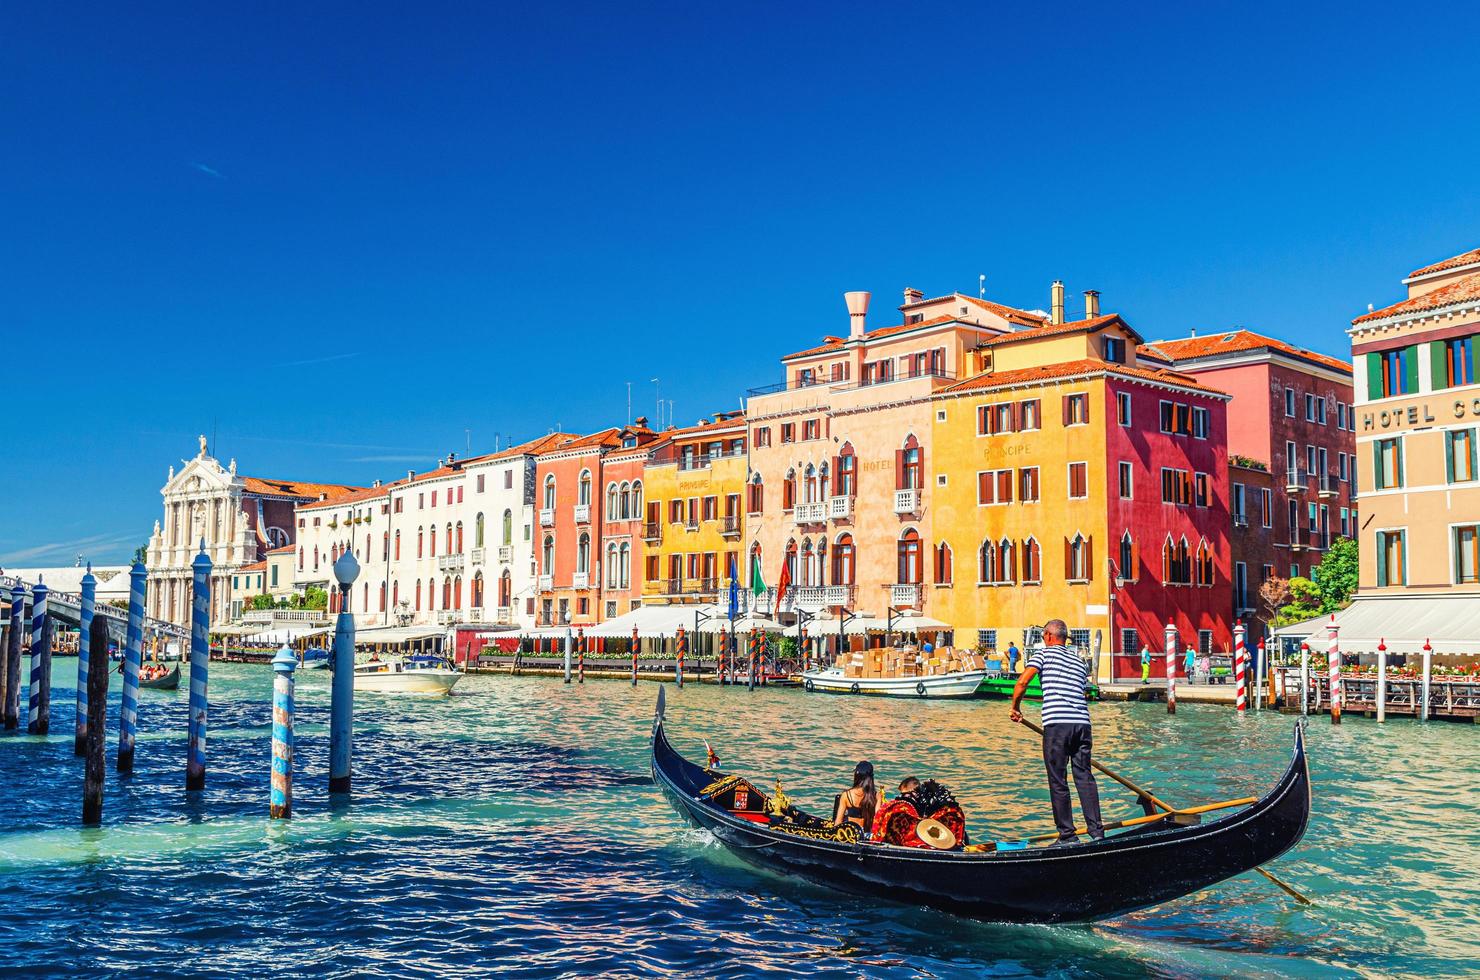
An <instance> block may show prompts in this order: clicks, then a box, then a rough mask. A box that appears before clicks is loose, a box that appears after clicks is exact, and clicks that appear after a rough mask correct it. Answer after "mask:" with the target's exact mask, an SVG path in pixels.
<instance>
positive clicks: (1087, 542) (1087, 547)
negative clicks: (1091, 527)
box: [1084, 535, 1095, 581]
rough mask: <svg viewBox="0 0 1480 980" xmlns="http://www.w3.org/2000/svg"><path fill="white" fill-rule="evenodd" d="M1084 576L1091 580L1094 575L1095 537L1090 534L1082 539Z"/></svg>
mask: <svg viewBox="0 0 1480 980" xmlns="http://www.w3.org/2000/svg"><path fill="white" fill-rule="evenodd" d="M1084 577H1085V578H1086V579H1089V580H1091V581H1093V580H1094V577H1095V539H1094V535H1091V536H1089V537H1087V538H1085V539H1084Z"/></svg>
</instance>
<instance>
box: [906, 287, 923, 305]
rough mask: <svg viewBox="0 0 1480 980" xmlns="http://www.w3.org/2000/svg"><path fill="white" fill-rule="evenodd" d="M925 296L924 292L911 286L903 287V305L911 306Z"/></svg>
mask: <svg viewBox="0 0 1480 980" xmlns="http://www.w3.org/2000/svg"><path fill="white" fill-rule="evenodd" d="M924 298H925V294H924V293H922V292H920V291H919V290H918V289H916V288H915V287H913V286H906V287H904V305H905V306H913V305H914V304H915V303H918V302H920V301H921V300H923V299H924Z"/></svg>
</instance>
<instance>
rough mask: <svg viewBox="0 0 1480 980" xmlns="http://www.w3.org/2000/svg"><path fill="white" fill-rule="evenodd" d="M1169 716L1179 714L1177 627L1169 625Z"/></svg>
mask: <svg viewBox="0 0 1480 980" xmlns="http://www.w3.org/2000/svg"><path fill="white" fill-rule="evenodd" d="M1165 633H1166V651H1167V714H1169V715H1174V714H1176V713H1177V627H1175V626H1173V625H1172V624H1171V623H1167V628H1166V630H1165Z"/></svg>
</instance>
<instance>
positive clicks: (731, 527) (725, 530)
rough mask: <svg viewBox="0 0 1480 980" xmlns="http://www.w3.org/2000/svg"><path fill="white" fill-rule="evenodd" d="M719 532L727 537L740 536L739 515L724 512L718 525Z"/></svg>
mask: <svg viewBox="0 0 1480 980" xmlns="http://www.w3.org/2000/svg"><path fill="white" fill-rule="evenodd" d="M719 533H720V534H722V535H724V536H725V537H727V538H738V537H739V536H740V515H738V514H726V515H725V517H724V523H723V524H721V525H720V529H719Z"/></svg>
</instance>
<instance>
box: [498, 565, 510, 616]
mask: <svg viewBox="0 0 1480 980" xmlns="http://www.w3.org/2000/svg"><path fill="white" fill-rule="evenodd" d="M498 604H499V606H500V607H501V608H503V609H507V608H509V607H510V606H512V605H513V604H514V577H513V576H512V575H510V574H509V570H508V569H507V568H506V569H504V572H503V574H502V575H500V576H499V577H498Z"/></svg>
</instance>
